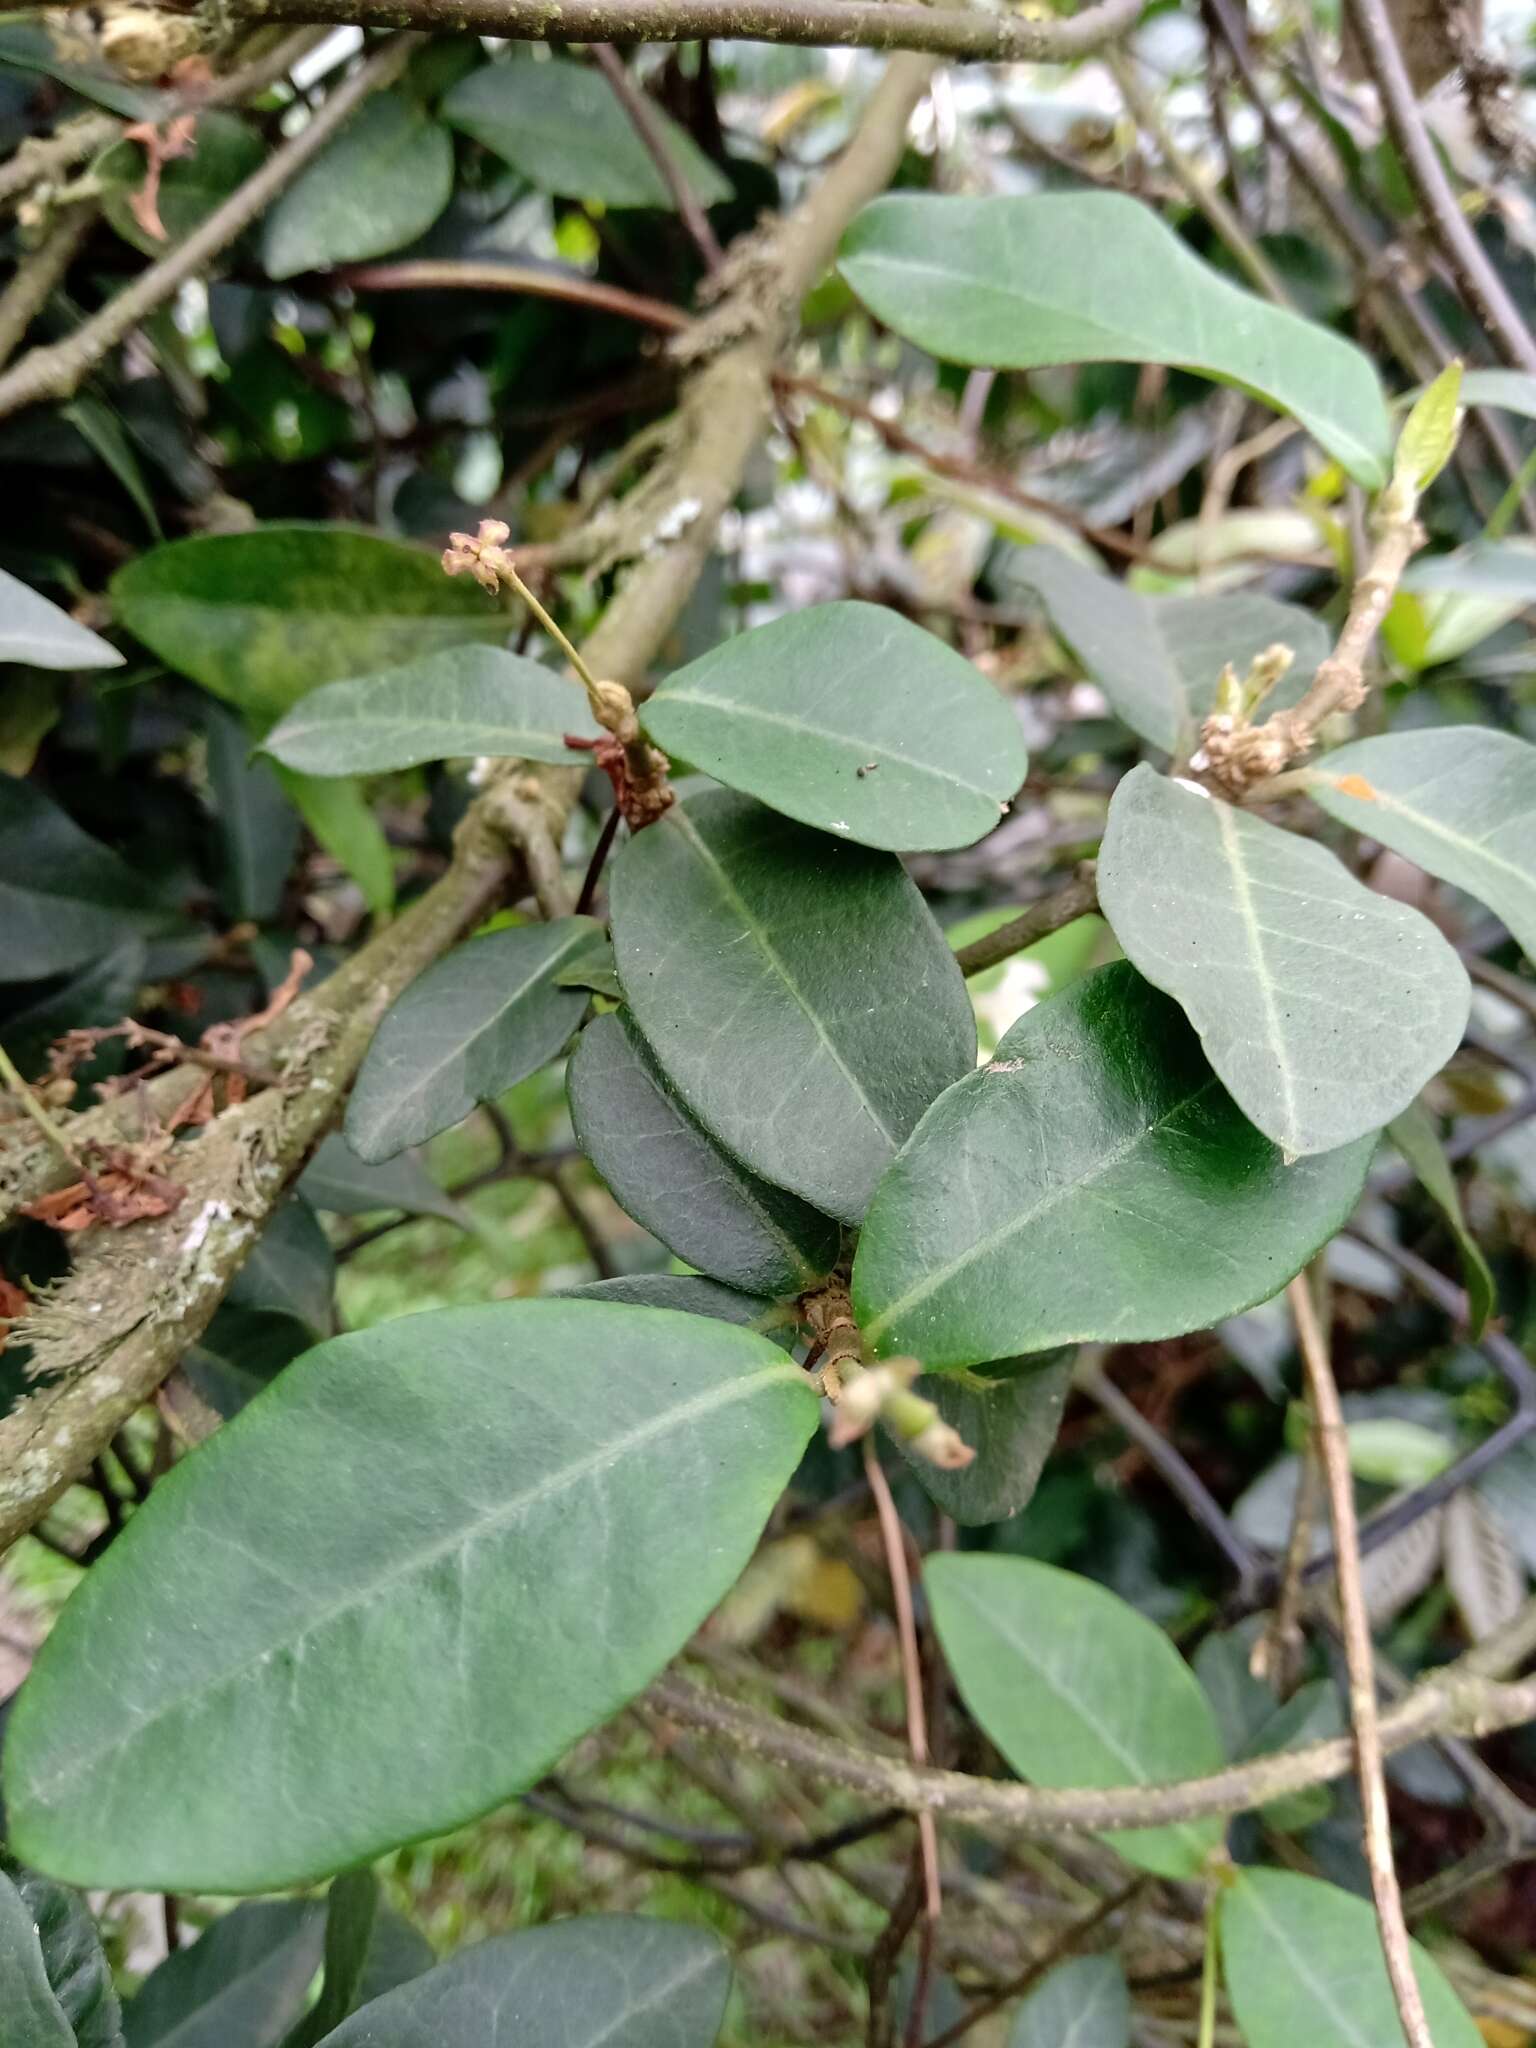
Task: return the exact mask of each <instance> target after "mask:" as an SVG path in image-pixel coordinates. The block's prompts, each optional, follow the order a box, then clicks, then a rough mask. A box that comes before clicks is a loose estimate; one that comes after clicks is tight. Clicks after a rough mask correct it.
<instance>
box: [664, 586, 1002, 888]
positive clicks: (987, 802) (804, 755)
mask: <svg viewBox="0 0 1536 2048" xmlns="http://www.w3.org/2000/svg"><path fill="white" fill-rule="evenodd" d="M642 716H643V718H644V722H645V726H646V729H647V731H648V732H649V733H650V735H651V737H652V738H653V739H654V740H655V741H656V743H657V745H658V746H661V747H665V748H667V749H669V750H671V751H673V752H675V753H678V754H680V755H681V756H682V757H683V759H684V760H686V761H690V762H692V764H693V766H694V767H695V768H699V769H702V770H704V772H705V773H707V774H709V775H713V776H714V777H715V779H716V780H717V781H719V782H724V783H726V784H728V785H729V787H730V788H732V789H741V790H745V791H746V792H747V794H748V795H749V796H755V797H759V798H761V800H762V801H763V802H764V803H765V804H771V805H772V807H773V808H774V810H776V811H783V812H784V813H785V815H786V816H787V817H791V818H798V819H799V820H800V822H801V823H802V824H805V825H815V826H817V827H818V828H819V829H820V830H821V831H823V832H835V833H837V834H838V835H839V836H843V835H846V836H847V837H848V838H849V839H857V840H858V841H859V842H860V843H861V844H862V845H864V846H882V847H888V848H891V849H894V850H896V851H901V850H903V849H906V848H916V847H929V846H932V847H944V846H969V845H970V844H971V843H972V841H973V840H977V839H980V838H981V837H982V836H983V834H984V833H987V832H990V831H991V829H992V827H993V826H994V825H995V824H996V823H997V822H998V819H999V818H1000V817H1001V816H1002V814H1003V811H1004V809H1005V808H1006V806H1007V803H1008V799H1009V798H1010V797H1011V796H1013V794H1014V792H1015V791H1016V790H1017V789H1018V787H1019V785H1020V784H1021V783H1022V782H1023V780H1024V775H1025V770H1026V769H1027V767H1028V765H1029V763H1028V759H1027V757H1026V755H1025V752H1024V741H1023V738H1022V737H1021V735H1020V731H1019V722H1018V720H1017V719H1016V718H1015V717H1014V715H1013V712H1012V711H1011V710H1010V709H1009V706H1008V703H1007V700H1006V699H1005V698H1004V697H1002V696H1001V695H1000V694H999V692H998V690H997V689H996V687H995V686H994V685H993V684H991V683H989V682H987V681H986V680H985V679H984V678H983V677H982V676H981V675H979V674H978V673H977V671H976V669H975V668H973V667H972V665H971V663H970V662H968V661H967V660H965V658H964V657H963V656H962V655H959V654H957V653H956V652H955V651H954V649H953V648H951V647H946V646H945V645H944V643H943V641H942V640H938V639H936V638H935V637H934V636H933V634H931V633H925V632H924V631H923V630H922V628H921V627H919V626H915V625H913V624H912V622H911V620H909V619H904V618H903V617H902V616H901V614H900V613H899V612H893V611H889V610H887V609H886V608H885V607H884V606H881V605H873V604H820V605H812V606H811V607H810V609H809V610H807V611H801V612H792V613H790V614H789V616H788V617H786V618H782V619H776V620H774V621H773V623H772V624H771V625H767V626H759V627H758V628H757V629H756V630H755V631H754V632H750V633H738V634H736V635H735V636H734V637H733V638H731V639H729V640H722V641H721V642H720V644H719V646H718V647H716V648H715V649H714V650H713V652H712V653H709V654H705V655H702V656H700V658H699V659H698V660H697V661H692V662H690V663H689V664H688V666H687V667H686V668H682V669H678V670H677V671H675V673H673V674H672V675H670V676H668V678H667V680H666V681H665V682H664V683H663V684H662V686H661V688H660V689H659V690H657V691H656V693H655V694H654V696H652V697H651V698H649V699H648V701H647V702H646V705H645V709H644V712H643V714H642Z"/></svg>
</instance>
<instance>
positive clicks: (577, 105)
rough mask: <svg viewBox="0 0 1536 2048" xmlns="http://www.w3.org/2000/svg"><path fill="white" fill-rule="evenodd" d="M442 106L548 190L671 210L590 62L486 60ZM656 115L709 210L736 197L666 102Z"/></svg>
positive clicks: (670, 149) (656, 174)
mask: <svg viewBox="0 0 1536 2048" xmlns="http://www.w3.org/2000/svg"><path fill="white" fill-rule="evenodd" d="M442 111H443V118H444V120H446V121H451V122H452V124H453V125H454V127H455V128H460V129H462V130H463V132H464V133H465V134H466V135H471V136H473V137H474V139H475V141H476V142H478V143H481V144H483V145H484V147H485V148H486V149H488V150H490V151H491V152H492V153H493V154H494V155H496V156H499V157H501V158H502V159H503V161H504V162H506V163H509V164H510V165H511V166H512V168H513V170H515V171H520V172H521V173H522V175H523V176H524V177H525V178H526V179H527V180H528V182H529V184H530V185H535V186H537V187H538V189H539V190H540V191H541V192H559V193H563V194H564V195H566V196H567V197H569V198H571V199H595V200H597V201H598V202H599V203H600V204H602V205H603V206H611V207H624V206H654V207H664V208H665V209H666V210H667V211H668V212H669V213H670V212H671V211H673V210H674V209H673V201H672V194H671V192H670V191H669V190H668V188H667V182H666V180H665V178H663V177H662V175H661V172H660V171H659V170H658V169H657V168H656V164H655V161H654V160H653V158H652V156H651V153H650V151H649V150H648V149H647V148H646V146H645V144H644V143H643V142H642V141H641V140H640V137H639V135H638V134H637V133H636V131H635V125H634V123H633V122H632V121H631V120H630V118H629V116H628V114H626V113H625V111H624V109H623V107H622V106H620V104H619V102H618V100H617V99H615V97H614V94H613V88H612V87H611V86H610V85H609V83H608V81H607V79H605V78H604V77H603V75H602V73H601V72H599V71H593V70H589V69H588V68H587V67H586V66H585V65H583V64H570V63H564V62H562V61H561V60H560V59H558V58H556V59H554V60H552V61H551V62H549V63H537V62H530V61H528V60H527V59H513V60H512V61H511V62H503V63H496V64H484V65H482V66H481V67H480V69H479V70H478V71H472V72H471V73H470V74H469V76H468V78H463V79H461V80H460V81H459V83H458V84H457V85H456V86H454V88H453V90H452V91H451V92H450V93H449V94H448V95H447V97H446V98H445V99H444V101H443V107H442ZM650 114H651V119H652V121H653V122H654V123H655V126H656V128H657V131H658V132H659V134H660V136H661V138H662V140H663V141H664V142H665V144H666V146H667V154H668V155H669V156H670V157H671V159H672V161H673V163H674V164H676V165H677V167H678V169H679V170H680V171H681V172H682V174H683V176H684V177H685V178H686V179H687V181H688V185H689V188H690V190H691V191H692V192H693V195H694V197H695V198H696V199H698V200H699V201H700V202H701V204H703V205H705V206H715V205H718V204H719V202H720V201H721V200H724V199H729V198H730V196H731V187H730V185H729V184H728V183H727V182H726V180H725V178H724V177H722V176H721V174H720V172H719V171H718V170H716V168H715V166H714V165H713V164H712V163H711V162H710V161H709V159H708V157H706V156H705V155H704V153H703V152H702V150H700V149H699V148H698V147H697V145H696V144H695V143H694V141H693V139H692V138H691V137H690V136H688V135H686V134H685V133H684V132H683V130H682V129H681V128H679V127H678V125H677V123H676V122H675V121H673V120H671V119H670V118H669V117H668V116H667V115H666V114H664V113H663V112H662V110H661V108H660V107H658V106H652V107H651V109H650Z"/></svg>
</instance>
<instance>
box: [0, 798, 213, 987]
mask: <svg viewBox="0 0 1536 2048" xmlns="http://www.w3.org/2000/svg"><path fill="white" fill-rule="evenodd" d="M174 923H175V918H174V916H173V915H172V913H171V912H170V911H168V910H167V909H166V908H165V906H164V905H163V904H159V903H157V902H156V901H155V898H154V896H153V894H152V893H151V891H150V889H149V888H148V887H147V886H146V884H145V883H144V882H143V881H142V880H141V879H140V877H139V876H138V875H137V874H136V873H135V872H134V870H133V869H132V868H130V867H129V866H128V865H127V863H126V862H125V861H121V860H119V859H118V857H117V855H116V854H115V853H111V852H109V851H108V849H107V848H106V847H105V846H103V845H102V844H101V843H100V841H99V840H96V839H92V838H90V837H88V836H87V834H86V833H84V832H82V831H81V830H80V827H79V826H78V825H76V824H75V823H74V821H73V820H72V819H70V818H67V817H66V816H65V814H64V813H63V811H61V810H59V809H57V808H56V806H55V805H53V804H52V803H50V802H49V800H48V798H47V797H45V796H44V795H43V793H42V791H41V790H40V789H36V788H34V787H33V785H32V784H31V783H30V782H20V781H18V780H17V779H16V777H15V776H13V775H0V931H3V932H4V933H5V977H6V979H7V981H40V980H41V979H42V978H43V977H44V976H45V975H50V974H67V973H68V972H69V970H70V969H71V968H72V967H79V966H81V965H82V964H83V963H84V962H86V961H94V960H99V959H100V957H101V955H102V954H104V953H109V952H111V951H113V950H114V949H115V948H117V947H118V946H120V945H122V943H123V941H124V939H125V938H127V937H128V936H129V934H130V933H133V932H139V933H143V934H144V935H146V936H150V935H153V934H155V933H158V932H163V931H165V930H166V929H167V927H168V926H170V925H172V924H174Z"/></svg>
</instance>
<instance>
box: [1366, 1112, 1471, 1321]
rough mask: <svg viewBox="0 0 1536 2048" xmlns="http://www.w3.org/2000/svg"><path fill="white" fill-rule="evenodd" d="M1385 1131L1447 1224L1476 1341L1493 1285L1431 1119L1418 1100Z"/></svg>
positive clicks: (1449, 1163)
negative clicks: (1457, 1254)
mask: <svg viewBox="0 0 1536 2048" xmlns="http://www.w3.org/2000/svg"><path fill="white" fill-rule="evenodd" d="M1387 1136H1388V1137H1389V1138H1390V1139H1391V1140H1392V1142H1393V1144H1394V1145H1395V1146H1396V1147H1397V1149H1398V1151H1399V1152H1401V1153H1402V1155H1403V1157H1404V1158H1405V1159H1406V1160H1407V1162H1408V1164H1409V1165H1410V1166H1411V1167H1412V1168H1413V1170H1414V1172H1415V1174H1417V1176H1418V1178H1419V1181H1420V1183H1421V1184H1422V1186H1423V1188H1424V1191H1425V1193H1426V1194H1428V1195H1429V1197H1430V1199H1431V1200H1432V1201H1433V1202H1434V1203H1435V1205H1436V1207H1437V1208H1438V1209H1439V1210H1440V1213H1441V1214H1442V1215H1443V1216H1444V1218H1445V1220H1446V1222H1447V1224H1448V1225H1449V1226H1450V1231H1451V1235H1452V1236H1453V1237H1454V1238H1455V1240H1456V1249H1457V1252H1458V1253H1459V1255H1460V1258H1461V1277H1462V1279H1463V1280H1464V1281H1465V1282H1466V1288H1467V1334H1468V1336H1469V1337H1471V1338H1472V1339H1473V1341H1474V1342H1475V1341H1476V1340H1477V1339H1478V1338H1479V1337H1480V1336H1481V1335H1482V1334H1483V1330H1484V1327H1485V1326H1486V1324H1487V1321H1488V1318H1489V1316H1490V1315H1492V1313H1493V1310H1494V1306H1495V1301H1496V1290H1495V1288H1494V1283H1493V1274H1492V1273H1491V1272H1490V1270H1489V1267H1488V1261H1487V1260H1486V1259H1485V1258H1484V1257H1483V1250H1482V1246H1481V1245H1480V1244H1479V1243H1478V1241H1477V1239H1476V1238H1475V1237H1474V1236H1473V1235H1472V1232H1471V1230H1470V1229H1469V1228H1468V1227H1467V1218H1466V1214H1465V1212H1464V1210H1463V1209H1462V1206H1461V1190H1460V1189H1459V1188H1458V1187H1457V1185H1456V1176H1455V1174H1454V1173H1453V1172H1452V1171H1451V1162H1450V1160H1449V1159H1447V1158H1446V1156H1445V1147H1444V1146H1443V1145H1442V1144H1441V1143H1440V1136H1439V1133H1438V1132H1437V1131H1436V1129H1435V1126H1434V1120H1433V1118H1432V1117H1431V1116H1430V1114H1429V1112H1428V1110H1426V1109H1425V1108H1424V1106H1423V1104H1422V1103H1419V1102H1413V1103H1410V1104H1409V1106H1408V1107H1407V1109H1405V1110H1404V1111H1403V1113H1402V1115H1401V1116H1398V1117H1394V1118H1393V1119H1392V1121H1391V1123H1390V1124H1388V1126H1387Z"/></svg>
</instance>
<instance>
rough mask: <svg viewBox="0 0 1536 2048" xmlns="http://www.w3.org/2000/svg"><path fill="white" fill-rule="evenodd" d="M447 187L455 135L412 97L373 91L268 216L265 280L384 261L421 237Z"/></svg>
mask: <svg viewBox="0 0 1536 2048" xmlns="http://www.w3.org/2000/svg"><path fill="white" fill-rule="evenodd" d="M452 191H453V138H452V136H451V135H450V134H449V133H448V130H447V129H446V128H444V127H443V125H442V124H441V122H439V121H434V120H433V119H432V117H431V115H430V114H429V113H428V112H427V111H426V109H425V108H424V107H423V106H422V105H421V103H420V101H419V100H417V99H414V98H413V97H412V96H411V95H410V94H409V93H403V92H376V93H374V94H373V96H372V97H371V98H370V99H368V100H365V101H364V103H363V105H362V106H361V107H360V108H359V109H358V111H357V112H356V113H355V114H354V115H353V116H352V118H351V120H350V121H348V123H347V125H346V126H345V128H343V129H342V131H341V133H340V134H339V135H338V136H337V138H336V140H335V141H334V142H332V143H331V144H330V145H329V146H328V147H327V148H326V149H324V150H322V151H321V153H320V155H319V156H318V157H316V159H315V161H314V162H313V163H312V164H309V165H307V166H306V168H305V169H304V170H302V171H301V172H300V173H299V175H298V177H297V178H295V179H294V181H293V183H292V184H291V185H290V186H289V187H288V189H287V191H286V192H284V193H283V194H282V196H281V197H280V198H279V200H278V201H277V204H276V205H275V206H274V207H273V208H272V209H271V211H270V212H269V213H268V215H267V217H266V222H265V225H264V227H263V229H262V243H261V253H262V261H263V263H264V264H265V266H266V271H267V275H268V277H297V276H298V274H299V272H300V271H303V270H326V269H329V267H330V266H331V265H332V264H333V263H358V262H361V261H363V259H365V258H366V257H369V256H385V255H387V254H388V253H389V251H390V250H391V249H401V248H403V247H404V246H405V244H406V243H407V242H414V241H415V239H416V237H417V236H418V235H424V234H425V233H426V231H427V229H428V228H429V227H431V225H432V223H433V221H435V220H436V219H437V216H438V215H439V214H440V213H441V212H442V210H443V208H444V207H445V206H446V205H447V204H448V200H449V196H450V194H451V193H452Z"/></svg>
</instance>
